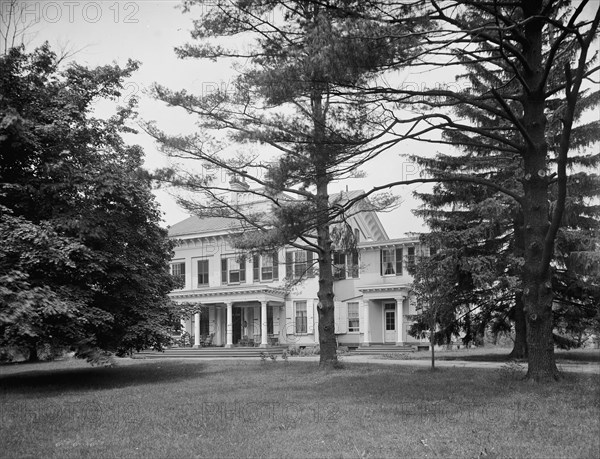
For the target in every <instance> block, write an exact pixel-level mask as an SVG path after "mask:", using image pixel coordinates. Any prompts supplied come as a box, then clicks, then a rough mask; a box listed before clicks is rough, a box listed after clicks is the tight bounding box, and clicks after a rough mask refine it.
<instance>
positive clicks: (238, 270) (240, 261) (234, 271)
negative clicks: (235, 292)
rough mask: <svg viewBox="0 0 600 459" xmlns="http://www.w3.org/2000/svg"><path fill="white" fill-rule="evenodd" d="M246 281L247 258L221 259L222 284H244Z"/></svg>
mask: <svg viewBox="0 0 600 459" xmlns="http://www.w3.org/2000/svg"><path fill="white" fill-rule="evenodd" d="M244 282H246V258H245V257H231V258H222V259H221V284H243V283H244Z"/></svg>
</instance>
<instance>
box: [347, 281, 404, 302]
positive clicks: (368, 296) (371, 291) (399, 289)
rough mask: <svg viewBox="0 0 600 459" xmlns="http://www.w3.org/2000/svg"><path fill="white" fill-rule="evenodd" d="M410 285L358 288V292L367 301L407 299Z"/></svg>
mask: <svg viewBox="0 0 600 459" xmlns="http://www.w3.org/2000/svg"><path fill="white" fill-rule="evenodd" d="M410 288H411V286H410V284H383V285H381V284H379V285H365V286H364V287H358V291H359V292H361V293H362V294H363V299H365V300H377V299H387V298H399V297H402V298H405V297H407V296H408V292H409V291H410Z"/></svg>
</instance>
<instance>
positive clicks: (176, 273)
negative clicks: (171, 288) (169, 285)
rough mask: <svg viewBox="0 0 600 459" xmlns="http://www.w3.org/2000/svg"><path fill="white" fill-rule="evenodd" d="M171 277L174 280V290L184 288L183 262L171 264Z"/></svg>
mask: <svg viewBox="0 0 600 459" xmlns="http://www.w3.org/2000/svg"><path fill="white" fill-rule="evenodd" d="M171 275H172V276H173V278H174V279H175V283H176V284H175V288H178V289H182V288H185V262H180V263H173V264H171Z"/></svg>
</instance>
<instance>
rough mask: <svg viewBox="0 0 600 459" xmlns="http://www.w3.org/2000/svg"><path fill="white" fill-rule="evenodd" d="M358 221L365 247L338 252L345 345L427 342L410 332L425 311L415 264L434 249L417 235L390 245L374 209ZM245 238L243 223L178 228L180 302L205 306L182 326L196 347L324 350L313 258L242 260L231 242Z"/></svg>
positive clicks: (215, 221)
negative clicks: (411, 270) (420, 308)
mask: <svg viewBox="0 0 600 459" xmlns="http://www.w3.org/2000/svg"><path fill="white" fill-rule="evenodd" d="M353 193H356V192H350V193H349V195H352V194H353ZM359 206H360V205H359ZM348 223H349V224H350V225H351V227H352V229H353V231H354V234H355V236H356V237H357V239H358V240H359V243H358V247H357V248H358V250H357V251H355V252H353V253H348V254H344V253H335V254H334V264H335V266H334V277H335V282H334V293H335V319H336V330H335V332H336V337H337V340H338V344H339V345H344V346H349V347H359V346H369V345H371V344H379V345H382V344H389V345H407V344H417V342H418V340H416V339H415V338H412V337H411V336H409V334H408V329H409V327H410V325H411V324H412V321H411V320H410V317H411V316H413V315H414V314H416V313H417V311H416V309H415V305H416V302H415V301H414V297H412V295H411V287H410V286H411V281H412V279H411V277H410V275H409V274H408V273H407V269H406V265H407V263H409V262H410V261H411V259H414V257H415V255H416V254H421V253H423V251H425V250H427V249H426V248H424V247H422V246H421V244H420V242H419V239H418V238H417V237H411V238H402V239H389V238H388V236H387V234H386V232H385V229H384V228H383V226H382V224H381V222H380V220H379V218H378V217H377V214H376V213H375V212H373V211H370V210H361V211H359V212H356V213H354V214H353V215H352V216H350V217H349V218H348ZM239 231H241V227H240V225H239V224H238V223H237V222H235V221H234V220H231V219H226V218H202V219H200V218H197V217H189V218H188V219H186V220H183V221H182V222H179V223H177V224H175V225H173V226H172V227H171V228H170V229H169V237H171V238H172V239H176V240H177V247H176V248H175V255H174V258H173V260H172V264H171V269H172V274H173V275H175V276H179V277H180V280H181V285H182V288H181V289H177V290H175V291H173V292H172V293H171V298H172V299H173V300H174V301H175V302H177V303H193V304H195V305H198V304H199V305H202V306H205V307H202V308H201V309H200V310H201V311H202V312H201V313H196V314H194V315H193V316H192V317H191V318H189V319H184V320H182V323H183V325H184V328H185V331H186V332H188V333H189V334H190V335H191V336H192V343H193V344H194V345H195V346H196V347H198V346H200V345H202V344H203V343H205V342H206V341H207V340H208V341H209V342H210V344H211V345H213V346H225V347H232V346H237V345H242V346H244V345H245V346H252V345H254V346H260V347H269V346H271V345H276V344H278V345H290V346H292V345H295V346H301V347H302V346H314V345H315V344H317V343H318V342H319V336H318V313H317V304H318V299H317V290H318V278H317V276H316V272H315V271H316V269H317V267H316V264H314V263H313V256H312V255H313V253H312V252H310V251H304V250H297V249H295V248H293V247H286V248H283V249H281V250H279V251H277V252H275V253H272V254H268V255H246V256H240V255H239V252H236V250H235V248H234V247H232V246H231V240H230V236H231V235H232V234H235V233H236V232H239ZM299 276H300V277H304V280H302V281H301V282H299V283H297V284H295V285H293V286H292V287H289V285H290V282H289V280H291V279H294V278H298V277H299ZM286 286H288V287H286Z"/></svg>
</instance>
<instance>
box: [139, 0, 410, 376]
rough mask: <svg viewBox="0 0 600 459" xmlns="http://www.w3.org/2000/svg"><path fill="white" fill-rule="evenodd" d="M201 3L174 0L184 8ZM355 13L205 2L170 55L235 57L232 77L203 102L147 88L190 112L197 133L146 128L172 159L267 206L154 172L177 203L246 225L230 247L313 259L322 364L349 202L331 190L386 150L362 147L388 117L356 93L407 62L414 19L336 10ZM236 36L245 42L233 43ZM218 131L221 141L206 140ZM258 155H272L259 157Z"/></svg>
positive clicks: (327, 353) (346, 243)
mask: <svg viewBox="0 0 600 459" xmlns="http://www.w3.org/2000/svg"><path fill="white" fill-rule="evenodd" d="M201 3H202V2H200V1H186V2H184V4H185V7H186V9H187V10H188V11H189V10H190V9H191V8H192V7H193V6H194V5H196V4H201ZM362 8H363V6H362V4H361V3H360V2H348V1H339V2H338V1H328V2H310V1H297V2H279V1H269V2H255V1H250V2H248V1H235V2H216V3H215V4H213V5H211V8H210V9H208V11H205V12H204V15H203V16H202V17H201V18H200V19H199V20H198V21H196V22H195V29H194V31H193V33H192V36H193V38H195V39H197V40H199V43H198V44H190V45H186V46H184V47H182V48H180V49H178V50H177V52H178V54H179V56H180V57H183V58H201V59H215V60H226V59H230V60H238V61H239V59H243V66H239V67H238V68H237V70H238V72H239V75H238V76H237V78H235V81H234V83H233V84H232V85H231V86H229V87H228V88H226V89H225V90H220V91H215V92H214V93H212V94H209V95H204V97H198V96H193V95H190V94H188V93H187V92H186V91H171V90H168V89H166V88H164V87H161V86H157V87H156V88H155V94H156V96H157V97H158V98H159V99H160V100H163V101H165V102H167V103H168V104H169V105H172V106H176V107H181V108H183V109H185V110H186V111H187V112H188V113H190V114H194V115H197V116H198V119H199V125H200V127H201V128H202V132H200V133H197V134H194V135H190V136H170V135H167V134H165V133H164V132H161V131H160V130H159V129H157V128H156V126H154V125H152V124H150V125H148V132H150V133H151V134H152V135H153V136H155V137H156V138H157V139H158V140H159V141H160V143H161V145H162V148H163V151H165V152H166V153H168V154H169V155H171V156H172V157H182V156H185V157H187V158H192V159H195V160H199V161H200V162H201V164H207V165H209V166H210V169H212V170H213V171H214V170H215V169H217V170H219V171H227V172H228V173H229V174H230V175H231V176H232V177H235V178H236V180H237V181H238V182H239V181H242V180H243V181H244V182H245V183H247V184H248V185H250V186H251V189H250V190H249V191H250V192H251V193H253V194H254V195H255V196H257V197H261V198H264V199H266V200H268V201H269V202H270V203H271V208H270V209H269V211H268V212H260V211H256V212H249V210H248V208H247V207H245V206H243V205H237V203H236V200H228V199H226V198H225V195H226V193H224V192H234V193H236V192H238V193H239V192H242V193H247V190H246V189H245V188H244V187H242V189H240V187H239V186H238V185H239V183H238V184H237V185H236V186H234V187H230V186H229V185H227V184H226V185H223V184H215V182H214V181H212V180H211V177H210V176H201V175H199V174H197V175H190V174H189V173H188V172H187V171H184V170H179V171H177V170H170V171H163V174H162V175H161V178H162V179H165V180H168V181H170V182H171V183H174V184H176V185H178V186H181V187H183V188H184V189H187V190H191V191H194V192H195V193H197V194H200V195H202V197H203V198H204V199H198V198H196V196H197V195H195V198H194V199H182V200H181V203H182V204H183V205H184V206H185V207H186V208H187V209H189V210H190V211H191V212H193V213H195V214H196V215H199V216H224V217H229V218H234V219H238V220H240V221H242V222H243V224H244V225H245V226H246V228H248V229H254V230H256V232H254V233H249V232H248V231H245V233H244V234H245V237H243V238H240V239H238V240H237V245H238V247H240V248H245V249H263V250H269V251H270V250H272V249H273V248H274V247H280V246H282V245H285V244H291V245H293V246H295V247H298V248H302V249H306V250H309V251H310V252H311V253H313V254H314V255H315V256H314V259H315V260H316V265H318V275H319V291H318V297H319V308H318V315H319V340H320V361H321V364H322V365H327V366H329V365H332V364H335V362H336V361H337V357H336V341H335V335H334V331H335V328H334V311H333V308H334V294H333V275H332V244H334V245H335V246H336V248H337V249H338V250H340V249H342V250H343V249H344V248H349V247H351V245H352V244H353V242H355V241H353V238H352V235H348V234H346V233H347V232H345V231H336V232H333V231H332V228H333V227H334V226H336V225H341V226H340V228H342V229H343V228H347V226H345V225H344V224H343V222H344V218H345V215H347V213H348V211H349V210H348V209H349V208H350V207H351V205H352V204H354V202H355V201H352V202H350V201H347V200H340V199H335V198H334V197H332V196H330V186H331V184H332V183H334V182H335V181H338V180H342V179H344V178H346V177H351V176H356V174H357V171H358V169H359V167H360V166H361V164H363V163H364V162H365V161H368V160H370V159H371V158H373V157H375V156H377V155H378V154H379V153H381V152H382V151H385V148H386V145H385V144H383V143H375V144H369V142H370V141H372V140H373V139H376V138H378V136H383V134H384V132H382V130H381V125H382V124H383V125H385V124H386V123H385V121H384V120H385V118H386V116H387V112H386V111H385V110H384V109H383V108H382V107H380V106H379V104H378V103H377V101H376V100H373V99H370V98H368V97H367V96H365V95H364V94H363V93H362V92H361V91H357V90H356V89H355V88H356V87H358V86H362V85H364V84H366V83H367V82H368V81H369V80H370V79H371V78H372V77H374V76H375V75H376V74H377V72H379V71H381V69H382V68H386V67H387V66H390V65H392V64H397V63H398V62H399V61H403V60H406V56H407V54H408V53H409V51H411V48H413V47H415V46H416V43H417V37H416V35H415V36H413V35H411V34H409V33H407V30H408V28H411V29H412V30H420V28H421V26H420V25H419V24H417V23H414V24H402V25H382V23H381V22H380V21H378V20H375V19H362V18H357V17H354V18H353V17H349V15H348V14H347V13H346V12H345V11H346V9H351V10H353V11H361V10H362ZM241 42H244V43H246V44H247V46H245V47H241V46H237V47H236V44H239V43H241ZM218 131H220V134H218V135H219V136H221V141H217V140H216V139H215V137H214V136H213V137H212V138H210V137H209V134H210V133H215V132H218ZM222 133H226V134H228V137H227V139H225V140H223V139H222V137H223V134H222ZM215 135H217V134H215ZM232 143H238V144H239V143H241V144H243V146H242V147H241V148H242V149H244V150H245V154H244V153H240V154H238V155H230V156H227V155H226V154H223V152H222V150H223V149H225V148H226V146H227V145H231V144H232ZM244 143H245V144H244ZM253 144H256V145H261V146H262V147H261V148H263V150H264V151H263V153H262V155H258V154H249V153H247V151H248V150H249V149H250V146H251V145H253ZM269 152H270V153H271V154H272V156H273V160H272V161H271V162H268V161H265V159H264V158H265V156H264V154H265V153H267V154H268V153H269ZM234 184H235V182H234ZM372 203H373V205H372V206H371V207H369V208H370V209H371V210H374V209H378V208H381V207H385V206H386V205H390V204H392V203H393V201H392V200H391V199H390V198H388V197H387V196H384V197H383V198H381V199H379V200H372ZM363 209H364V208H363ZM354 210H356V207H354ZM310 269H312V267H311V268H310Z"/></svg>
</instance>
